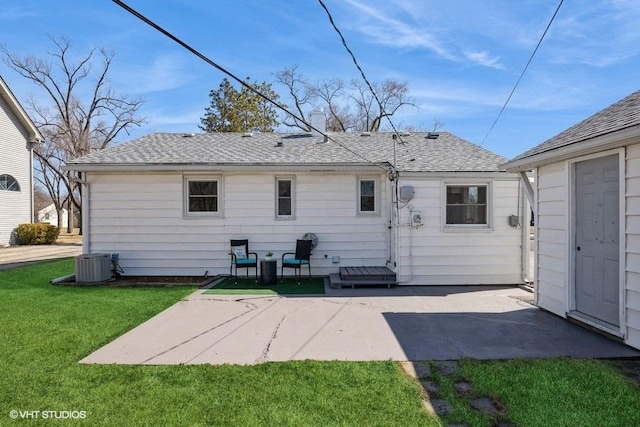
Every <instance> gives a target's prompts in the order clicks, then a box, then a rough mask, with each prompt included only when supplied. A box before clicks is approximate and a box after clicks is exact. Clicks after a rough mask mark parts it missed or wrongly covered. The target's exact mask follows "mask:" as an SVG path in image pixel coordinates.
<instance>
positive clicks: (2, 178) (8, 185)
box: [0, 174, 20, 191]
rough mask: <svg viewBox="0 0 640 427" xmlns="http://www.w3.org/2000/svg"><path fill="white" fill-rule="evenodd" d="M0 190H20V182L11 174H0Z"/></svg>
mask: <svg viewBox="0 0 640 427" xmlns="http://www.w3.org/2000/svg"><path fill="white" fill-rule="evenodd" d="M0 190H7V191H20V184H18V181H16V179H15V178H14V177H12V176H11V175H6V174H3V175H0Z"/></svg>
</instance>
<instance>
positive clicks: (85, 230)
mask: <svg viewBox="0 0 640 427" xmlns="http://www.w3.org/2000/svg"><path fill="white" fill-rule="evenodd" d="M75 179H76V181H77V182H79V183H80V185H82V196H81V198H80V201H81V203H82V208H81V209H82V253H83V254H90V253H91V252H90V248H91V244H90V243H91V242H90V239H91V230H90V229H89V195H90V193H89V183H88V182H87V180H86V177H85V176H84V175H83V173H82V172H75Z"/></svg>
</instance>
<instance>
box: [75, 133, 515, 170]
mask: <svg viewBox="0 0 640 427" xmlns="http://www.w3.org/2000/svg"><path fill="white" fill-rule="evenodd" d="M430 136H431V137H430ZM434 136H435V135H434V134H431V135H430V134H429V133H427V132H419V133H411V134H402V135H401V136H400V138H396V139H394V138H393V133H391V132H375V133H362V134H361V133H331V134H330V138H329V140H327V141H326V142H325V141H324V137H323V136H320V135H317V136H315V135H311V134H292V133H260V132H256V133H252V134H243V133H199V134H178V133H154V134H150V135H147V136H144V137H141V138H138V139H135V140H133V141H130V142H127V143H124V144H120V145H117V146H113V147H110V148H107V149H104V150H100V151H95V152H93V153H91V154H89V155H87V156H84V157H80V158H78V159H75V160H73V161H70V162H68V163H67V169H71V170H93V169H101V168H103V167H114V166H129V167H140V168H141V169H142V168H145V167H149V166H152V165H163V166H167V165H175V166H179V165H190V166H198V165H206V166H223V165H224V166H252V165H256V166H283V165H288V166H305V165H333V166H335V165H345V166H346V165H368V164H383V163H385V164H394V157H395V165H396V168H397V169H398V170H399V171H411V172H424V171H429V172H441V171H482V172H487V171H489V172H493V171H499V170H500V169H499V167H498V166H499V165H500V164H502V163H504V162H505V161H506V159H505V158H504V157H501V156H499V155H497V154H494V153H492V152H490V151H488V150H485V149H483V148H481V147H479V146H477V145H475V144H472V143H470V142H468V141H466V140H464V139H462V138H459V137H457V136H455V135H452V134H450V133H449V132H439V133H438V137H437V138H433V137H434ZM394 145H395V148H396V150H395V156H394V152H393V151H394V150H393V149H394Z"/></svg>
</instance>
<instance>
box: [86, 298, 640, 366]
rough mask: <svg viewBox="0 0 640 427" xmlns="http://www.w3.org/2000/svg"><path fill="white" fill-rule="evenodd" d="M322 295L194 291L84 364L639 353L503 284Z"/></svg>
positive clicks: (93, 355) (615, 355)
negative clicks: (579, 324) (238, 293)
mask: <svg viewBox="0 0 640 427" xmlns="http://www.w3.org/2000/svg"><path fill="white" fill-rule="evenodd" d="M326 291H327V294H326V295H323V296H286V297H285V296H239V295H229V296H223V295H206V294H203V291H196V292H195V293H193V294H192V295H190V296H189V297H187V298H186V299H185V300H183V301H180V302H178V303H177V304H175V305H174V306H172V307H170V308H168V309H167V310H165V311H163V312H162V313H160V314H158V315H157V316H155V317H153V318H152V319H150V320H148V321H147V322H145V323H143V324H141V325H139V326H138V327H136V328H134V329H133V330H131V331H129V332H127V333H126V334H124V335H122V336H121V337H119V338H117V339H116V340H114V341H113V342H111V343H110V344H107V345H106V346H104V347H103V348H101V349H99V350H97V351H96V352H94V353H93V354H91V355H89V356H87V357H86V358H84V359H83V360H82V361H81V362H82V363H122V364H179V363H180V364H202V363H210V364H222V363H232V364H242V365H244V364H257V363H264V362H269V361H289V360H304V359H314V360H352V361H364V360H398V361H407V360H412V361H418V360H456V359H461V358H475V359H506V358H547V357H558V356H571V357H578V358H613V357H615V358H619V357H638V356H640V351H636V350H634V349H632V348H631V347H628V346H625V345H623V344H620V343H618V342H615V341H613V340H610V339H608V338H606V337H603V336H601V335H599V334H596V333H594V332H592V331H589V330H586V329H584V328H581V327H579V326H577V325H574V324H572V323H570V322H568V321H566V320H564V319H561V318H559V317H557V316H554V315H552V314H550V313H547V312H544V311H542V310H539V309H538V308H536V307H534V306H532V305H530V304H528V303H527V302H524V301H523V300H524V299H526V297H527V292H526V291H524V290H522V289H519V288H504V287H480V286H473V287H398V288H393V289H355V290H351V289H330V288H328V287H327V289H326Z"/></svg>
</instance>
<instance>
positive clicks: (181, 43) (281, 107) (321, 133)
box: [113, 0, 395, 172]
mask: <svg viewBox="0 0 640 427" xmlns="http://www.w3.org/2000/svg"><path fill="white" fill-rule="evenodd" d="M113 2H114V3H116V4H117V5H118V6H120V7H122V8H123V9H125V10H126V11H127V12H129V13H131V14H132V15H134V16H135V17H136V18H138V19H140V20H141V21H142V22H144V23H145V24H147V25H149V26H150V27H152V28H154V29H155V30H157V31H159V32H161V33H162V34H164V35H165V36H167V37H169V38H170V39H171V40H173V41H174V42H176V43H178V44H179V45H180V46H182V47H183V48H185V49H186V50H188V51H189V52H191V53H193V54H194V55H195V56H197V57H198V58H200V59H201V60H203V61H204V62H206V63H207V64H209V65H211V66H212V67H214V68H216V69H218V70H220V71H222V72H223V73H224V74H226V75H228V76H229V77H231V78H232V79H233V80H235V81H237V82H238V83H240V84H241V85H242V86H244V87H245V88H247V89H249V90H250V91H251V92H253V93H254V94H256V95H258V96H259V97H260V98H262V99H264V100H265V101H267V102H269V103H270V104H273V105H274V106H275V107H276V108H278V109H279V110H282V111H284V112H285V113H287V114H289V115H290V116H292V117H293V118H294V119H296V120H299V121H300V122H301V123H303V124H305V125H307V126H308V127H309V128H310V129H312V130H314V131H316V132H318V133H319V134H320V135H322V136H323V137H325V138H326V139H327V140H330V141H331V142H333V143H335V144H336V145H338V146H340V147H342V148H343V149H344V150H346V151H348V152H349V153H351V154H353V155H355V156H357V157H359V158H361V159H363V160H364V161H366V162H367V163H371V164H374V165H376V166H378V167H379V168H381V169H384V170H385V171H387V172H388V170H387V169H386V168H384V167H383V166H380V165H379V164H377V163H376V162H374V161H372V160H369V159H367V158H366V157H364V156H363V155H362V154H360V153H358V152H356V151H353V150H352V149H350V148H349V147H347V146H345V145H344V144H342V143H340V142H338V141H336V140H335V139H333V138H331V136H329V135H328V134H327V133H326V132H323V131H320V130H319V129H316V128H315V127H314V126H313V125H311V124H310V123H308V122H307V121H306V120H304V118H301V117H298V116H297V115H295V114H294V113H292V112H291V111H289V110H288V109H287V108H286V107H284V106H283V105H281V104H279V103H277V102H276V101H274V100H272V99H271V98H269V97H268V96H266V95H265V94H263V93H262V92H260V91H259V90H257V89H256V88H254V87H253V86H251V85H250V84H248V83H247V82H245V81H244V80H242V79H240V78H239V77H237V76H236V75H235V74H233V73H232V72H230V71H228V70H227V69H225V68H224V67H222V66H221V65H218V64H217V63H216V62H214V61H213V60H211V59H209V58H208V57H206V56H205V55H204V54H202V53H200V52H199V51H198V50H196V49H195V48H193V47H191V46H190V45H188V44H187V43H186V42H184V41H182V40H181V39H179V38H178V37H176V36H174V35H173V34H171V33H170V32H169V31H167V30H165V29H164V28H162V27H161V26H160V25H158V24H156V23H155V22H153V21H152V20H150V19H149V18H147V17H146V16H144V15H142V14H141V13H140V12H138V11H137V10H135V9H133V8H132V7H130V6H128V5H127V4H126V3H124V2H122V1H120V0H113ZM392 167H393V169H394V170H395V165H392Z"/></svg>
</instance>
